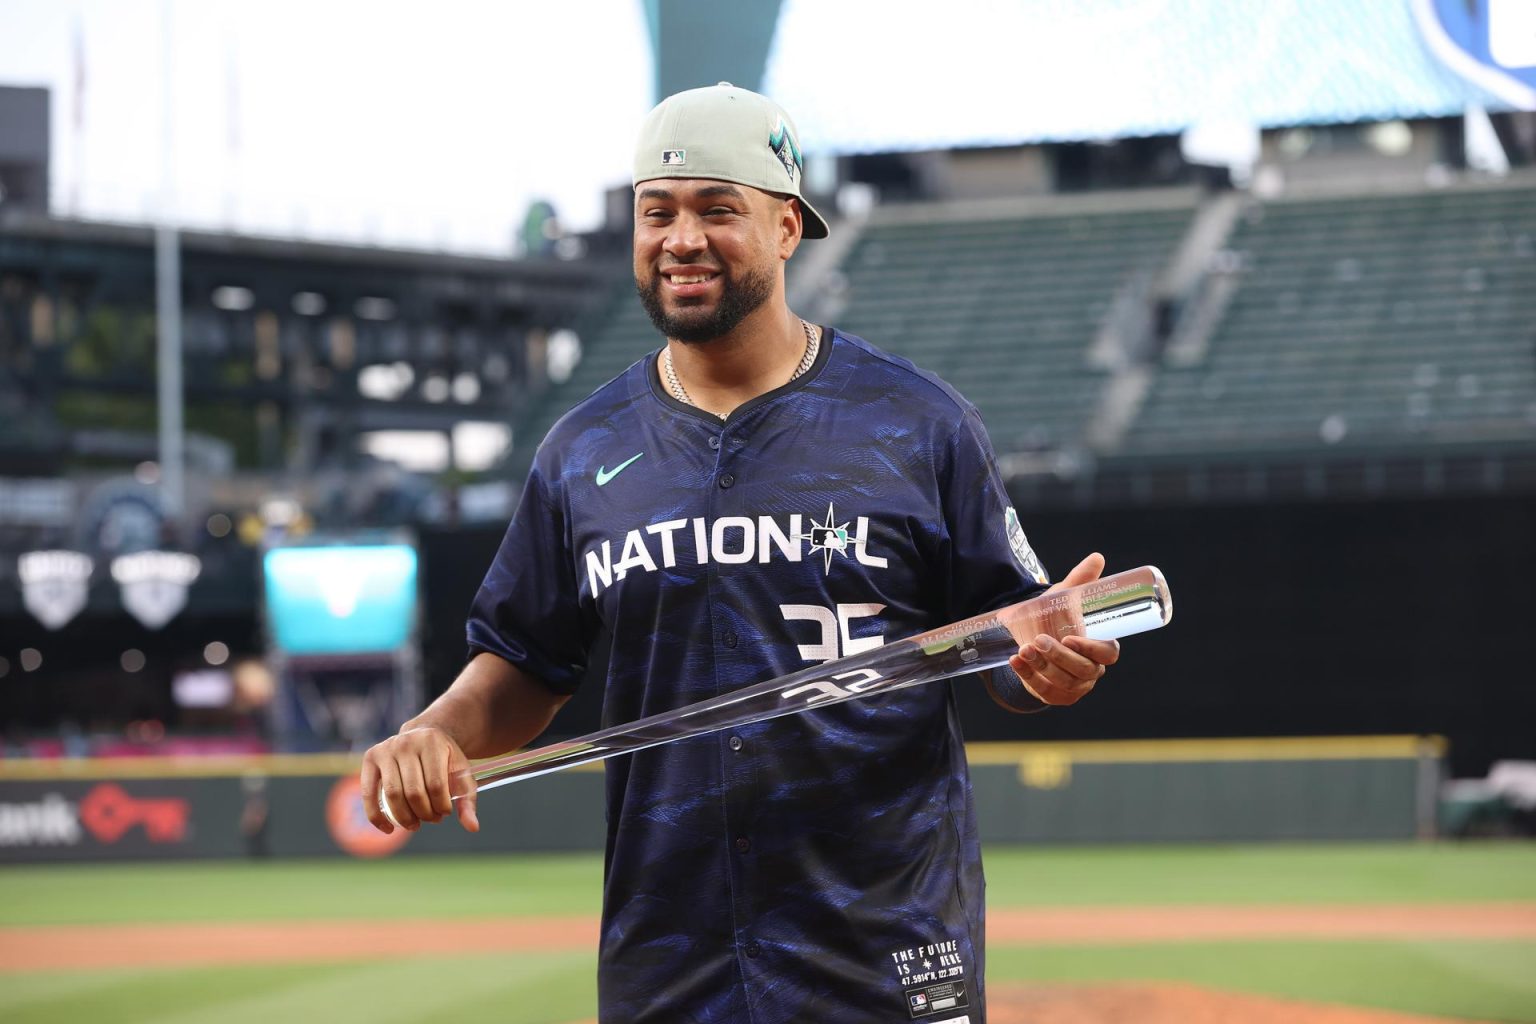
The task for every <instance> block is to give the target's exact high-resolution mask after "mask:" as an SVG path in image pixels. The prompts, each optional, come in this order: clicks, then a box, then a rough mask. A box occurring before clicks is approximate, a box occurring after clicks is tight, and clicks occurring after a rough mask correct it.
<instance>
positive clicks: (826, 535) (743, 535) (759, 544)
mask: <svg viewBox="0 0 1536 1024" xmlns="http://www.w3.org/2000/svg"><path fill="white" fill-rule="evenodd" d="M812 518H813V519H814V517H812ZM827 518H828V523H827V524H825V525H824V524H822V523H816V522H813V523H812V525H811V527H810V529H806V527H805V519H806V517H805V516H803V515H800V514H799V513H795V514H794V515H791V516H789V517H788V525H787V528H781V527H780V525H779V522H778V521H776V520H775V518H774V517H773V516H758V517H757V518H756V519H753V518H751V517H750V516H722V517H720V518H719V519H715V520H713V521H709V520H705V519H701V518H693V519H669V520H667V521H666V522H661V523H652V524H651V525H649V526H647V527H645V528H643V529H635V530H630V531H629V532H628V533H626V534H625V535H624V540H623V542H622V544H621V545H620V548H619V557H618V561H614V557H613V547H614V542H613V541H609V540H605V541H603V542H602V544H601V545H598V546H597V547H593V548H589V549H588V550H587V551H586V552H585V563H586V567H587V583H588V585H589V586H590V588H591V591H592V595H593V596H594V597H596V596H597V595H598V594H600V593H602V592H603V590H605V589H606V588H608V587H610V586H612V585H613V582H614V581H615V580H622V579H623V578H624V577H625V576H626V575H627V574H628V573H631V572H634V571H636V570H644V571H645V572H655V571H656V570H657V569H658V568H662V569H670V568H673V567H675V566H676V565H677V564H678V558H679V554H680V549H681V551H682V553H683V556H684V557H686V556H687V549H688V548H690V547H691V549H692V558H693V564H696V565H704V564H706V563H708V562H710V561H714V562H717V563H719V564H721V565H744V564H746V563H748V562H752V561H756V562H759V563H761V564H764V565H766V564H767V563H768V562H770V561H772V560H773V559H774V558H775V557H778V558H783V559H784V560H785V561H789V562H798V561H800V560H801V559H802V558H803V557H804V556H805V552H806V545H807V544H809V545H810V550H811V551H822V552H826V553H827V556H828V559H827V564H828V567H829V568H830V565H831V555H832V554H833V553H836V554H839V555H842V556H843V557H845V558H846V557H849V556H850V555H851V556H852V557H853V558H854V559H855V560H857V561H858V563H859V564H860V565H866V566H870V567H871V568H875V569H884V568H886V566H887V565H888V564H889V562H888V560H887V559H886V558H884V557H883V556H879V555H871V554H870V553H869V517H868V516H858V517H857V518H856V519H855V520H854V528H853V530H852V532H851V533H850V531H849V530H848V529H847V528H846V527H847V524H846V523H845V524H843V525H842V526H838V525H835V524H833V523H831V519H832V517H831V516H828V517H827ZM652 545H655V548H654V550H653V548H652ZM658 554H659V556H660V557H658Z"/></svg>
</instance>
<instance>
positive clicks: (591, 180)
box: [0, 0, 653, 254]
mask: <svg viewBox="0 0 1536 1024" xmlns="http://www.w3.org/2000/svg"><path fill="white" fill-rule="evenodd" d="M427 11H428V8H427V7H425V6H423V5H422V4H420V3H403V2H398V0H372V2H363V0H308V2H298V0H264V2H262V3H259V4H253V3H236V2H233V0H0V84H3V85H21V86H47V87H48V88H49V89H51V90H52V93H51V97H50V99H51V104H52V119H51V120H52V125H53V133H54V134H53V170H52V182H51V190H52V206H53V210H54V212H55V213H56V214H60V215H76V216H80V217H84V218H90V219H102V220H116V221H128V222H138V223H142V222H146V221H150V220H153V219H155V218H157V217H158V216H159V213H160V211H161V210H162V209H163V208H169V209H170V210H171V214H172V217H173V219H174V220H175V221H176V222H177V223H180V224H182V225H185V226H195V227H205V228H214V229H218V230H234V231H240V232H245V233H252V234H267V235H277V236H282V237H301V238H303V237H309V238H323V239H329V240H339V241H352V242H361V243H367V244H380V245H391V246H405V247H418V248H427V249H445V250H452V251H457V252H482V253H488V254H510V253H512V252H513V251H514V250H513V245H514V242H513V238H514V236H515V234H516V232H517V230H518V228H519V227H520V225H521V223H522V220H523V217H524V214H525V212H526V211H527V208H528V206H529V204H530V203H531V202H533V201H535V200H538V199H546V200H548V201H550V202H552V203H553V204H554V206H555V209H556V211H557V212H558V213H559V215H560V218H561V220H562V222H563V223H564V224H565V225H567V226H568V227H570V228H572V229H576V230H585V229H589V228H592V227H596V226H597V225H598V224H599V223H601V219H602V195H603V191H604V190H605V189H607V188H611V187H614V186H622V185H627V184H628V181H629V164H630V160H631V150H632V145H633V140H634V133H635V131H636V130H637V128H638V126H639V123H640V120H641V119H642V118H643V117H644V115H645V112H646V111H647V110H648V109H649V108H650V106H651V103H652V97H651V82H652V81H653V77H652V68H651V60H652V58H651V47H650V43H649V40H648V38H647V36H646V29H645V24H644V21H643V13H642V10H641V5H640V2H639V0H562V2H561V3H558V4H524V3H507V2H494V0H452V2H448V3H444V4H439V5H434V6H432V7H431V8H430V12H431V13H430V15H429V14H427V13H426V12H427ZM167 26H169V33H167ZM168 34H169V40H170V45H169V47H168V46H167V35H168ZM167 52H169V53H171V54H172V59H171V60H170V62H169V63H168V64H167V62H166V61H165V55H166V53H167ZM82 67H83V75H82V74H81V69H82ZM167 82H168V83H169V89H168V90H167ZM167 91H168V92H169V95H170V96H171V97H172V102H171V104H170V116H169V118H168V119H167V117H166V115H165V111H166V106H167V105H166V102H165V97H166V95H167ZM167 122H168V123H169V128H170V132H169V136H170V138H169V145H168V146H167V144H166V142H167V140H166V138H165V135H164V134H163V131H162V129H163V128H164V127H165V126H166V124H167ZM167 153H169V154H171V158H170V160H169V166H170V167H171V168H172V173H171V176H170V177H171V181H172V182H173V188H172V189H171V190H170V191H171V199H170V201H169V203H166V202H164V201H162V196H163V195H164V194H165V189H164V188H163V187H162V183H163V182H164V180H165V177H166V175H165V173H164V169H165V167H166V166H167V160H166V159H165V155H166V154H167Z"/></svg>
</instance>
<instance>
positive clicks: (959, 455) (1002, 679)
mask: <svg viewBox="0 0 1536 1024" xmlns="http://www.w3.org/2000/svg"><path fill="white" fill-rule="evenodd" d="M947 470H948V475H947V477H941V479H940V486H941V488H942V489H943V494H942V500H943V502H944V516H945V528H946V529H947V531H948V536H949V549H950V571H949V602H950V606H949V609H948V613H947V616H946V619H945V621H948V622H953V621H956V620H957V619H963V618H966V617H967V616H971V615H979V614H981V613H982V612H988V611H991V610H992V609H994V608H1001V607H1003V606H1004V605H1009V604H1013V603H1014V602H1016V601H1022V600H1024V599H1025V598H1028V597H1033V596H1034V595H1035V594H1038V593H1041V592H1042V591H1044V590H1045V588H1046V587H1047V586H1048V585H1049V584H1050V582H1051V579H1050V576H1049V575H1048V574H1047V573H1046V571H1045V567H1044V566H1043V565H1042V564H1041V563H1040V559H1039V557H1038V556H1036V554H1035V552H1034V549H1033V548H1031V547H1030V545H1029V539H1028V538H1027V537H1026V536H1025V534H1024V528H1023V526H1022V524H1021V523H1020V522H1019V516H1018V513H1017V512H1016V511H1014V508H1013V505H1012V503H1011V502H1010V501H1009V498H1008V491H1007V489H1006V488H1005V487H1004V486H1003V478H1002V474H1001V473H999V472H998V471H997V460H996V457H995V456H994V455H993V452H992V442H991V441H990V440H989V439H988V437H987V431H986V427H985V426H984V425H983V424H982V422H981V415H980V413H978V412H977V411H976V410H975V408H974V407H972V408H969V409H967V411H966V415H965V419H964V420H963V421H962V422H961V423H960V425H959V426H958V427H957V428H956V430H955V432H954V435H953V437H952V438H951V445H950V449H949V460H948V463H947ZM983 678H984V680H985V682H986V687H987V692H988V693H989V694H991V696H992V699H993V700H994V701H996V702H997V703H998V704H1000V705H1001V706H1003V707H1005V708H1007V709H1008V710H1010V711H1013V712H1016V713H1019V714H1033V713H1035V712H1037V711H1041V710H1043V709H1044V708H1045V707H1046V705H1045V704H1044V703H1042V702H1041V701H1040V699H1039V698H1038V697H1036V696H1035V695H1034V694H1032V693H1030V692H1029V691H1028V690H1027V689H1026V688H1025V686H1024V684H1023V683H1022V682H1021V681H1020V680H1019V677H1018V676H1017V675H1016V674H1015V673H1014V671H1013V669H1011V668H1009V667H1008V666H1007V665H1000V666H998V667H997V668H994V669H992V670H991V671H990V672H988V673H986V674H985V676H984V677H983Z"/></svg>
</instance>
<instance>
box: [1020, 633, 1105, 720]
mask: <svg viewBox="0 0 1536 1024" xmlns="http://www.w3.org/2000/svg"><path fill="white" fill-rule="evenodd" d="M1119 658H1120V645H1119V643H1118V642H1116V641H1114V640H1089V639H1088V638H1087V637H1078V636H1073V637H1068V638H1067V641H1064V642H1058V641H1056V640H1053V639H1051V638H1050V637H1049V636H1046V635H1045V634H1044V633H1042V634H1040V635H1039V636H1037V637H1035V639H1034V640H1032V641H1031V642H1030V643H1027V644H1025V645H1024V646H1023V647H1021V648H1019V653H1018V654H1016V655H1014V656H1013V658H1012V659H1011V660H1010V661H1009V665H1010V666H1011V667H1012V668H1013V670H1014V672H1016V673H1018V676H1019V679H1020V680H1021V681H1022V682H1023V683H1024V685H1025V687H1026V688H1028V689H1029V691H1030V692H1031V693H1033V694H1034V695H1035V696H1036V697H1039V698H1040V699H1041V700H1042V701H1044V702H1045V703H1047V704H1075V703H1077V702H1078V701H1079V700H1081V699H1082V698H1083V697H1084V696H1085V695H1087V693H1088V692H1089V691H1090V690H1092V689H1093V687H1094V685H1095V684H1097V683H1098V681H1099V679H1100V678H1101V677H1102V676H1103V675H1104V667H1105V666H1106V665H1113V664H1114V663H1115V662H1116V661H1118V660H1119Z"/></svg>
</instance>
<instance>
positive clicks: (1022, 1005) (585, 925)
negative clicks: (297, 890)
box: [0, 903, 1536, 1024]
mask: <svg viewBox="0 0 1536 1024" xmlns="http://www.w3.org/2000/svg"><path fill="white" fill-rule="evenodd" d="M597 935H598V928H597V921H596V919H595V918H591V917H546V918H533V917H517V918H491V919H469V920H465V919H454V920H443V919H421V920H394V921H278V922H246V923H217V924H158V925H145V924H135V925H54V926H38V927H14V928H0V973H4V972H17V971H38V970H90V969H99V968H111V967H152V966H159V967H189V966H198V965H215V964H242V963H284V962H303V963H312V962H320V961H340V960H358V959H377V958H380V957H418V956H432V955H453V954H456V953H463V952H480V953H484V952H496V951H507V952H516V951H526V950H542V951H555V950H595V949H596V947H597ZM987 937H988V942H989V943H990V944H993V945H997V946H1027V945H1039V944H1051V945H1084V944H1090V945H1091V944H1114V943H1118V944H1134V943H1150V942H1165V941H1168V942H1180V941H1211V940H1233V941H1240V940H1261V939H1277V938H1288V939H1306V938H1315V939H1361V938H1371V939H1380V938H1399V939H1437V938H1441V939H1533V938H1536V903H1501V904H1440V905H1435V904H1430V905H1425V904H1418V905H1414V906H1383V905H1370V906H1353V907H1336V906H1333V907H1313V908H1306V907H1294V906H1286V907H1274V906H1271V907H1263V906H1248V907H1212V906H1202V907H1187V906H1186V907H1142V908H1125V907H1113V908H1082V907H1076V908H1071V909H1031V910H1014V909H1009V910H996V911H993V912H991V913H990V914H989V915H988V928H987ZM988 1002H989V1004H990V1007H989V1009H990V1013H989V1020H990V1021H991V1024H1225V1022H1241V1024H1446V1021H1447V1018H1429V1017H1415V1016H1408V1015H1403V1014H1395V1013H1388V1012H1385V1011H1378V1010H1364V1009H1357V1008H1353V1007H1342V1006H1324V1005H1318V1004H1313V1003H1305V1002H1298V1001H1294V1000H1283V999H1271V998H1266V997H1259V996H1250V995H1246V994H1240V993H1231V992H1221V991H1215V990H1210V989H1204V988H1200V987H1198V986H1193V985H1186V984H1093V985H1018V984H997V985H993V986H991V991H990V993H989V1000H988Z"/></svg>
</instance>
